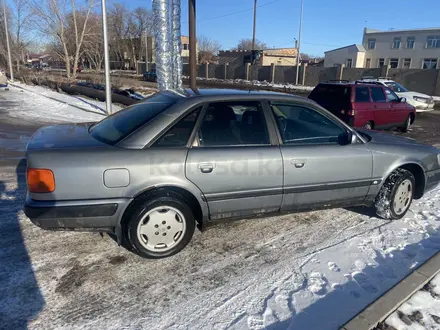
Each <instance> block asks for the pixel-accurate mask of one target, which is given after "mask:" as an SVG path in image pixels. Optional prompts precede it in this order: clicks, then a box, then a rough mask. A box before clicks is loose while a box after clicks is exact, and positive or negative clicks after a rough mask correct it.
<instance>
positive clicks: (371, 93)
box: [369, 86, 388, 103]
mask: <svg viewBox="0 0 440 330" xmlns="http://www.w3.org/2000/svg"><path fill="white" fill-rule="evenodd" d="M369 88H370V95H371V101H372V102H373V103H387V102H388V98H387V94H386V93H385V91H384V89H385V88H384V87H383V86H370V87H369ZM373 88H379V89H381V90H382V93H383V96H384V97H385V100H383V101H375V100H374V98H373Z"/></svg>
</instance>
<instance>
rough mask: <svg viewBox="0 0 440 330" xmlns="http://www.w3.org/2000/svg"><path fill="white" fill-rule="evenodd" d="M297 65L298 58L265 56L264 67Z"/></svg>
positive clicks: (263, 59)
mask: <svg viewBox="0 0 440 330" xmlns="http://www.w3.org/2000/svg"><path fill="white" fill-rule="evenodd" d="M272 63H275V64H276V65H296V56H276V55H266V54H263V57H262V65H271V64H272Z"/></svg>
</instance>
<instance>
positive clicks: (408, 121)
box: [400, 115, 411, 133]
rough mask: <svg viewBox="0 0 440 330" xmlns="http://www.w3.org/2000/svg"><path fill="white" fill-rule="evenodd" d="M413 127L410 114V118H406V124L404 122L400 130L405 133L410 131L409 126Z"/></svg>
mask: <svg viewBox="0 0 440 330" xmlns="http://www.w3.org/2000/svg"><path fill="white" fill-rule="evenodd" d="M410 127H411V115H409V116H408V118H406V120H405V124H403V126H402V127H401V128H400V130H401V131H402V132H403V133H406V132H408V131H409V128H410Z"/></svg>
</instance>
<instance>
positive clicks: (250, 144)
mask: <svg viewBox="0 0 440 330" xmlns="http://www.w3.org/2000/svg"><path fill="white" fill-rule="evenodd" d="M356 87H357V86H356ZM368 87H370V86H367V88H368ZM439 153H440V150H439V149H437V148H435V147H433V146H428V145H424V144H421V143H417V142H416V141H414V140H412V139H408V138H403V137H397V136H393V135H391V134H387V133H381V132H376V131H368V130H358V131H356V130H354V129H353V128H351V127H350V126H348V125H346V124H345V123H344V122H342V121H341V120H339V119H338V118H337V117H336V116H334V115H332V114H331V113H330V112H328V111H327V110H325V109H324V108H322V107H321V106H319V105H318V104H316V103H315V102H313V101H310V100H308V99H307V98H302V97H296V96H292V95H287V94H282V93H270V92H258V91H235V90H209V89H207V90H199V91H198V92H197V93H194V92H190V91H188V92H187V93H177V92H171V91H163V92H158V93H155V94H153V95H152V96H149V97H147V98H146V99H145V101H143V102H140V103H137V104H135V105H133V106H130V107H128V108H125V109H123V110H121V111H119V112H116V113H114V114H113V115H111V116H108V117H106V118H105V119H103V120H101V121H100V122H97V123H84V124H60V125H54V126H46V127H43V128H41V129H39V130H38V131H37V132H36V133H35V134H34V135H33V136H32V137H31V139H30V140H29V142H28V145H27V148H26V158H27V166H28V168H27V189H28V191H27V193H26V199H25V214H26V215H27V216H28V217H29V218H30V220H31V221H32V222H33V223H34V224H36V225H37V226H39V227H41V228H45V229H53V230H57V229H58V230H94V231H100V232H111V233H113V234H115V236H116V237H117V240H118V242H119V243H121V244H124V245H125V246H129V247H130V249H132V250H134V251H136V252H137V253H138V254H139V255H141V256H143V257H149V258H161V257H167V256H170V255H173V254H175V253H177V252H179V251H180V250H182V249H183V248H184V247H185V246H186V245H187V243H188V242H189V241H190V240H191V237H192V235H193V233H194V230H195V227H196V224H198V225H200V226H203V224H205V223H206V222H208V221H215V220H218V219H224V218H243V217H252V218H254V217H256V216H257V215H269V214H270V215H273V214H277V213H280V212H295V211H301V210H309V209H319V208H334V207H342V206H354V205H367V206H374V207H375V208H376V211H377V213H378V214H379V215H380V216H381V217H383V218H385V219H400V218H402V217H403V216H404V215H405V213H406V212H407V211H408V208H409V207H410V205H411V202H412V200H413V199H418V198H421V197H422V196H423V194H424V193H425V192H426V191H428V190H431V189H432V188H434V187H435V186H436V185H437V184H438V182H439V181H440V155H439ZM275 221H276V220H275ZM274 225H276V224H274ZM60 248H62V247H60Z"/></svg>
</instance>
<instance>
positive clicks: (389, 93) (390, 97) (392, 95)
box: [385, 88, 399, 102]
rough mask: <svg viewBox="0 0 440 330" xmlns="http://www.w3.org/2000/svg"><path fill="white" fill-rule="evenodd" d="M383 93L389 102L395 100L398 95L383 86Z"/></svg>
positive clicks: (397, 98)
mask: <svg viewBox="0 0 440 330" xmlns="http://www.w3.org/2000/svg"><path fill="white" fill-rule="evenodd" d="M385 94H386V95H387V100H388V101H389V102H395V101H398V100H399V97H398V96H397V95H396V94H395V93H394V92H393V91H392V90H391V89H389V88H385Z"/></svg>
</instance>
